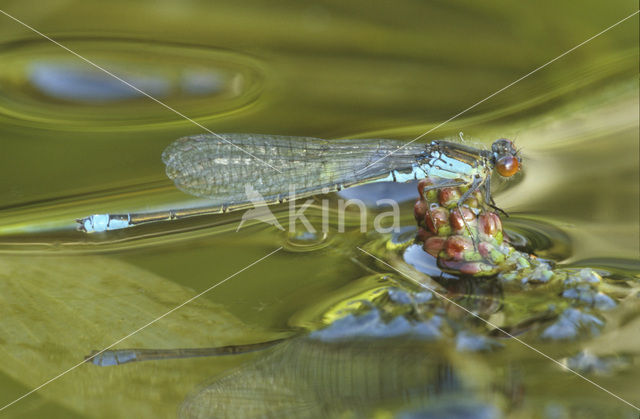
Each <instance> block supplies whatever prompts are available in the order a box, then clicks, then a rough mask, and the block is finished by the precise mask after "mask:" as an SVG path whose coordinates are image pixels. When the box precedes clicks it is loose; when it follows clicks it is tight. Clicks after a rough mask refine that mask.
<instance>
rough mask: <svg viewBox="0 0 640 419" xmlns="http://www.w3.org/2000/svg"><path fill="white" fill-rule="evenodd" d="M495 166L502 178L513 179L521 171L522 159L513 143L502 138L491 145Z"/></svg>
mask: <svg viewBox="0 0 640 419" xmlns="http://www.w3.org/2000/svg"><path fill="white" fill-rule="evenodd" d="M491 151H492V153H493V164H494V166H495V168H496V170H497V171H498V173H499V174H500V176H504V177H511V176H513V175H515V174H516V173H518V171H519V170H520V167H521V164H522V159H521V158H520V156H519V154H518V150H516V148H515V146H514V145H513V142H512V141H510V140H507V139H506V138H500V139H499V140H496V141H494V143H493V144H492V145H491Z"/></svg>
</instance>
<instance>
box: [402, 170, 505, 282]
mask: <svg viewBox="0 0 640 419" xmlns="http://www.w3.org/2000/svg"><path fill="white" fill-rule="evenodd" d="M435 185H436V184H434V182H433V181H432V180H431V179H424V180H421V181H420V182H419V183H418V193H419V194H420V199H419V200H418V201H416V204H415V206H414V216H415V218H416V221H417V222H418V226H419V229H418V240H419V241H421V242H423V245H422V248H423V249H424V251H425V252H427V253H428V254H430V255H431V256H433V257H434V258H437V261H438V266H440V268H441V269H443V270H445V271H448V272H454V273H462V274H467V275H474V276H484V275H493V274H495V273H496V272H497V271H498V270H499V265H500V263H502V262H504V260H505V258H506V256H507V255H508V254H509V253H510V251H511V250H512V249H511V247H510V246H507V245H504V244H503V243H502V242H503V232H502V222H501V221H500V217H498V214H496V213H495V212H488V211H484V210H483V209H482V205H483V197H482V193H480V192H479V191H477V192H476V193H474V194H472V196H471V197H470V198H468V199H467V200H466V201H465V202H464V203H463V204H462V205H461V206H460V207H458V201H459V200H460V198H461V197H462V195H463V194H464V193H465V192H466V190H467V188H466V187H458V188H441V189H438V188H434V186H435Z"/></svg>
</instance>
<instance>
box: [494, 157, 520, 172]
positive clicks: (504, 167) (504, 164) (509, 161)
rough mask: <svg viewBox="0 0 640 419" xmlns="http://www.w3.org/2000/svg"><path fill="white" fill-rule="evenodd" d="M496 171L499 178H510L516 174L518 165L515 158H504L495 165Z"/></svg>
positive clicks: (518, 168)
mask: <svg viewBox="0 0 640 419" xmlns="http://www.w3.org/2000/svg"><path fill="white" fill-rule="evenodd" d="M496 169H497V170H498V173H500V175H501V176H504V177H510V176H513V175H515V174H516V173H518V170H520V163H519V162H518V159H517V158H516V157H515V156H504V157H500V160H498V162H497V163H496Z"/></svg>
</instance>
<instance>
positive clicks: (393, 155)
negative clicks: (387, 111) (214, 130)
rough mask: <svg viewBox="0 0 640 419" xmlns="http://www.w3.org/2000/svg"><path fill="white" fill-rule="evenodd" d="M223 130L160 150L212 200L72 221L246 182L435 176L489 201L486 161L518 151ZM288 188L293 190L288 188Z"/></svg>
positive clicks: (102, 221)
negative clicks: (176, 201) (177, 201)
mask: <svg viewBox="0 0 640 419" xmlns="http://www.w3.org/2000/svg"><path fill="white" fill-rule="evenodd" d="M224 138H225V139H226V141H224V140H223V139H221V138H220V137H217V136H213V135H197V136H193V137H185V138H181V139H179V140H177V141H175V142H174V143H172V144H171V145H169V146H168V147H167V149H166V150H165V151H164V152H163V153H162V160H163V161H164V163H165V165H166V166H167V167H166V172H167V176H168V177H169V178H170V179H172V180H173V181H174V182H175V184H176V186H177V187H178V188H179V189H180V190H182V191H184V192H187V193H189V194H192V195H196V196H199V197H204V198H207V199H209V200H211V204H210V205H208V206H206V207H201V208H188V209H172V210H166V211H158V212H145V213H131V214H97V215H92V216H89V217H86V218H82V219H79V220H77V221H78V224H79V226H78V229H79V230H81V231H85V232H101V231H106V230H117V229H122V228H126V227H130V226H135V225H139V224H145V223H151V222H156V221H168V220H177V219H181V218H186V217H192V216H196V215H205V214H214V213H224V212H227V211H234V210H238V209H243V208H247V207H250V206H251V202H250V200H249V199H248V197H247V196H246V193H245V188H244V185H245V184H246V183H250V184H251V185H252V186H253V187H254V188H255V189H256V190H257V191H259V192H260V194H261V195H262V196H263V197H264V200H265V202H266V203H267V204H271V203H278V202H283V201H286V200H290V199H294V198H295V199H297V198H304V197H307V196H311V195H317V194H320V193H328V192H333V191H339V190H341V189H343V188H348V187H351V186H356V185H362V184H365V183H372V182H388V181H393V182H406V181H410V180H414V179H424V178H431V179H441V180H442V182H439V183H437V184H436V185H432V186H430V187H429V188H438V189H439V188H445V187H459V186H468V188H469V189H468V190H467V191H466V192H465V193H464V194H463V196H462V197H461V198H460V200H459V202H458V206H460V205H461V204H462V203H463V202H464V201H466V200H467V198H469V197H470V196H471V195H472V194H473V193H474V192H475V191H477V190H484V197H485V203H486V204H487V205H489V206H490V207H492V208H496V207H495V203H494V201H493V199H492V197H491V192H490V189H489V188H490V180H491V173H492V172H493V169H494V168H495V169H496V170H497V172H498V173H499V174H500V175H501V176H505V177H509V176H512V175H513V174H515V173H516V172H517V171H518V170H519V169H520V157H519V156H518V153H517V151H516V149H515V148H514V146H513V143H512V142H511V141H509V140H507V139H499V140H497V141H495V142H494V143H493V145H492V146H491V150H481V149H477V148H474V147H471V146H468V145H466V144H462V143H458V142H450V141H433V142H432V143H430V144H426V145H424V144H409V145H406V146H401V145H399V144H398V142H397V141H393V140H332V141H327V140H321V139H317V138H309V137H286V136H278V135H261V134H226V135H224ZM256 157H257V158H258V159H259V160H262V162H264V163H268V164H263V163H260V161H258V160H256V159H255V158H256ZM270 166H271V167H270ZM272 167H276V168H278V169H279V170H280V171H281V173H277V172H276V171H274V170H273V168H272ZM291 190H295V196H289V191H291Z"/></svg>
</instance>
